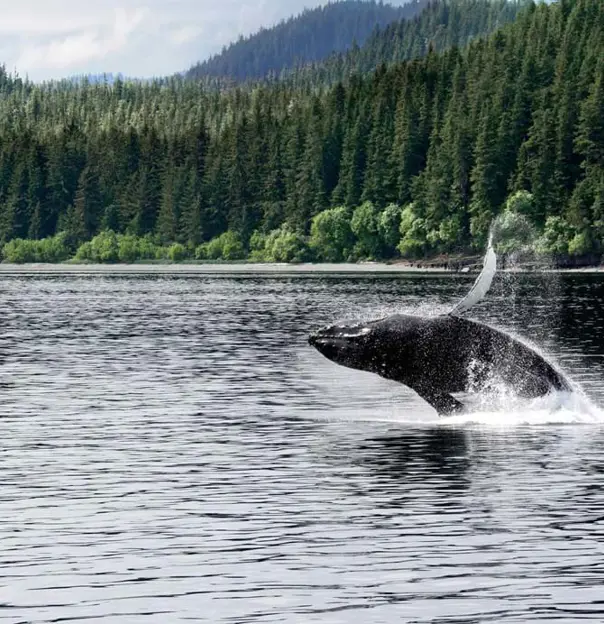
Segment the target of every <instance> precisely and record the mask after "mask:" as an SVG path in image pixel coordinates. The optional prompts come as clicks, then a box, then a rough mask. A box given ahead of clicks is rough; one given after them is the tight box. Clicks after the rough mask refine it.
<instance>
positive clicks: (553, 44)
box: [0, 0, 604, 262]
mask: <svg viewBox="0 0 604 624" xmlns="http://www.w3.org/2000/svg"><path fill="white" fill-rule="evenodd" d="M511 20H513V21H511ZM493 30H495V32H491V31H493ZM488 33H490V34H488ZM420 40H422V41H423V42H424V44H425V45H424V46H420V45H418V42H419V41H420ZM380 45H382V52H380ZM416 57H419V58H416ZM404 59H410V60H404ZM378 61H379V62H378ZM0 93H1V97H0V136H1V137H2V141H1V142H0V243H1V244H2V249H3V257H4V259H5V261H12V262H25V261H59V260H64V259H67V258H71V257H74V256H76V258H77V259H79V260H82V261H104V262H115V261H133V260H137V259H167V260H173V261H178V260H184V259H187V258H195V259H198V260H204V259H223V260H236V259H243V258H248V257H249V258H252V259H254V260H258V261H301V260H320V261H344V260H357V259H361V258H374V259H392V258H398V257H402V258H429V257H432V256H435V255H437V254H451V253H467V252H472V251H474V250H476V249H482V248H483V246H484V244H485V240H486V235H487V232H488V228H489V225H490V223H491V221H492V219H493V218H494V216H496V215H497V214H499V213H501V212H504V211H508V212H512V213H517V214H519V215H522V216H523V217H525V218H526V219H527V220H528V221H529V222H530V224H531V226H532V227H534V229H535V231H536V232H537V236H538V240H537V241H536V245H537V247H538V249H539V250H542V251H543V252H544V253H550V254H556V255H560V256H576V257H582V256H589V257H594V256H595V257H600V256H601V254H602V252H603V246H604V3H603V2H602V1H601V0H560V1H559V2H557V3H554V4H551V5H546V4H537V5H536V4H533V3H506V2H502V1H500V0H495V1H494V2H489V1H488V0H458V1H457V2H456V1H454V0H451V1H450V2H442V1H440V2H438V1H437V2H433V3H430V4H429V5H428V6H427V7H426V8H425V9H424V10H423V12H422V13H421V14H419V15H418V16H416V17H415V18H413V19H412V20H410V21H402V22H399V23H397V24H395V25H392V26H389V27H387V28H385V29H383V30H381V31H376V32H375V33H374V34H373V35H372V36H370V37H369V38H368V39H367V42H366V44H365V47H361V48H355V49H352V50H350V51H349V52H347V53H344V54H342V55H335V56H332V57H331V58H329V59H327V61H325V63H324V64H323V65H321V64H317V63H315V64H314V65H307V66H304V67H300V68H297V69H290V70H287V71H286V72H285V74H284V77H283V79H282V80H277V79H275V78H274V77H272V78H270V79H268V80H255V81H248V82H245V83H243V84H241V85H239V86H233V87H229V88H224V89H218V88H216V85H215V84H211V83H210V82H208V81H204V80H191V79H186V78H183V77H174V78H170V79H165V80H156V81H153V82H149V83H142V82H124V81H122V80H120V79H117V80H115V81H114V82H113V84H111V85H110V84H103V83H100V84H89V83H88V82H86V80H84V81H81V82H79V83H78V84H73V83H72V82H68V81H65V82H57V83H48V84H42V85H35V84H32V83H29V82H27V81H24V80H22V79H20V78H18V77H15V76H11V75H9V74H7V73H6V72H2V75H1V76H0Z"/></svg>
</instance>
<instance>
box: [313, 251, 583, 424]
mask: <svg viewBox="0 0 604 624" xmlns="http://www.w3.org/2000/svg"><path fill="white" fill-rule="evenodd" d="M495 270H496V256H495V252H494V251H493V249H492V245H491V241H489V247H488V249H487V254H486V256H485V260H484V263H483V270H482V272H481V274H480V275H479V277H478V279H477V280H476V282H475V283H474V286H473V287H472V289H471V290H470V292H469V293H468V295H467V296H466V297H465V298H464V299H462V301H461V302H460V303H459V304H457V305H456V306H455V307H454V308H453V309H452V310H451V311H450V312H449V313H448V314H443V315H439V316H434V317H422V316H413V315H403V314H397V315H394V316H389V317H387V318H382V319H377V320H373V321H370V322H368V323H361V324H357V325H333V326H331V327H327V328H324V329H321V330H319V331H317V332H315V333H313V334H311V336H310V337H309V342H310V344H311V345H312V346H313V347H315V348H316V349H317V350H318V351H319V352H320V353H321V354H323V355H324V356H325V357H327V358H328V359H330V360H332V361H333V362H336V363H337V364H340V365H343V366H347V367H349V368H354V369H359V370H363V371H368V372H372V373H377V374H378V375H380V376H382V377H385V378H386V379H391V380H394V381H397V382H399V383H402V384H404V385H406V386H408V387H409V388H411V389H412V390H414V391H415V392H417V394H419V395H420V396H421V397H422V398H423V399H424V400H425V401H427V402H428V403H429V404H430V405H432V406H433V407H434V408H435V409H436V411H437V412H438V413H439V414H451V413H453V412H456V411H459V410H461V409H463V407H464V406H463V404H462V403H461V401H459V400H458V399H457V398H455V397H454V396H453V395H454V394H456V393H464V392H483V391H485V390H488V388H489V387H490V386H491V385H492V384H493V382H499V383H501V382H502V383H503V384H505V385H506V386H509V387H510V388H512V390H513V391H514V393H515V394H517V395H518V396H520V397H526V398H535V397H539V396H543V395H546V394H548V393H549V392H551V391H553V390H565V391H570V389H571V387H570V384H569V382H568V381H567V380H566V379H565V377H564V376H563V375H562V374H561V373H560V372H559V371H557V370H556V369H555V368H554V367H553V366H552V365H551V364H549V363H548V362H547V361H546V360H545V359H544V358H543V357H542V356H541V355H539V354H538V353H537V352H536V351H535V350H533V349H531V348H530V347H528V346H527V345H525V344H523V343H522V342H520V341H519V340H516V339H515V338H513V337H511V336H509V335H508V334H506V333H504V332H502V331H500V330H497V329H495V328H493V327H490V326H489V325H486V324H484V323H479V322H477V321H471V320H468V319H465V318H463V317H462V316H460V314H461V313H462V312H465V311H466V310H468V309H469V308H470V307H471V306H472V305H474V304H475V303H477V302H478V301H479V300H480V299H481V298H482V297H484V295H485V294H486V292H487V291H488V289H489V286H490V284H491V281H492V279H493V275H494V273H495Z"/></svg>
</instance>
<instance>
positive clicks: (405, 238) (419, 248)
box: [398, 204, 427, 258]
mask: <svg viewBox="0 0 604 624" xmlns="http://www.w3.org/2000/svg"><path fill="white" fill-rule="evenodd" d="M399 231H400V234H401V240H400V242H399V244H398V250H399V251H400V253H401V256H403V257H404V258H417V257H419V256H422V255H423V254H424V253H425V251H426V242H427V238H426V234H427V233H426V222H425V220H424V219H421V218H419V217H418V216H417V215H416V214H415V210H414V206H413V204H409V205H407V206H405V208H403V211H402V212H401V225H400V229H399Z"/></svg>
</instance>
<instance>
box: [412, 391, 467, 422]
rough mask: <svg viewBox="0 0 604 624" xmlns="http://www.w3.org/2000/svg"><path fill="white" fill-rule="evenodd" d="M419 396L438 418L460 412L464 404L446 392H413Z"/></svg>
mask: <svg viewBox="0 0 604 624" xmlns="http://www.w3.org/2000/svg"><path fill="white" fill-rule="evenodd" d="M415 391H416V392H417V394H419V396H420V397H421V398H422V399H424V401H426V402H427V403H430V405H431V406H432V407H433V408H434V409H435V410H436V411H437V412H438V414H439V415H440V416H447V415H449V414H454V413H455V412H460V411H461V410H462V409H463V408H464V404H463V403H462V402H461V401H458V400H457V399H456V398H455V397H453V396H451V395H450V394H447V393H446V392H434V391H433V390H425V389H420V390H415Z"/></svg>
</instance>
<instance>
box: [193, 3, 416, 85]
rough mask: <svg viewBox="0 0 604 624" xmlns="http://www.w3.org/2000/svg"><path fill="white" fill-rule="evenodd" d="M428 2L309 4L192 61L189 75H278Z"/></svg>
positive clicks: (342, 48)
mask: <svg viewBox="0 0 604 624" xmlns="http://www.w3.org/2000/svg"><path fill="white" fill-rule="evenodd" d="M427 4H428V0H411V1H410V2H408V3H406V4H404V5H403V6H400V7H394V6H392V5H389V4H383V3H380V4H378V3H376V2H375V1H374V0H369V1H368V0H347V1H346V2H330V3H329V4H326V5H325V6H320V7H317V8H315V9H306V10H305V11H303V12H302V13H301V14H300V15H297V16H295V17H291V18H290V19H288V20H285V21H283V22H281V23H279V24H277V25H276V26H274V27H272V28H263V29H262V30H260V32H258V33H256V34H254V35H251V36H249V37H246V38H243V37H242V38H240V39H239V41H236V42H234V43H232V44H231V45H230V46H228V47H226V48H224V49H223V50H222V52H221V53H220V54H216V55H214V56H212V57H211V58H209V59H208V60H207V61H204V62H203V63H198V64H197V65H194V66H193V67H191V68H190V69H189V70H188V71H187V73H186V77H187V78H190V79H196V80H200V79H201V80H203V79H204V78H211V77H213V78H218V79H221V80H223V81H229V80H230V81H232V82H244V81H248V80H253V79H262V78H268V77H271V76H273V77H274V76H278V75H279V74H281V73H282V72H283V71H284V70H286V69H293V68H295V67H297V66H304V65H306V64H308V63H312V62H315V61H322V60H323V59H324V58H326V57H327V56H329V55H330V54H332V53H337V52H344V51H345V50H348V49H349V48H351V47H352V46H353V45H354V44H357V45H362V44H364V43H365V40H366V39H367V38H368V37H369V36H370V35H371V34H372V33H375V32H379V30H380V29H381V28H384V27H386V26H388V25H390V24H392V23H395V22H397V23H398V22H400V21H401V20H405V19H406V18H410V17H413V16H414V15H417V14H418V13H419V12H420V11H421V10H422V9H423V8H425V7H426V6H427Z"/></svg>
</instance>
